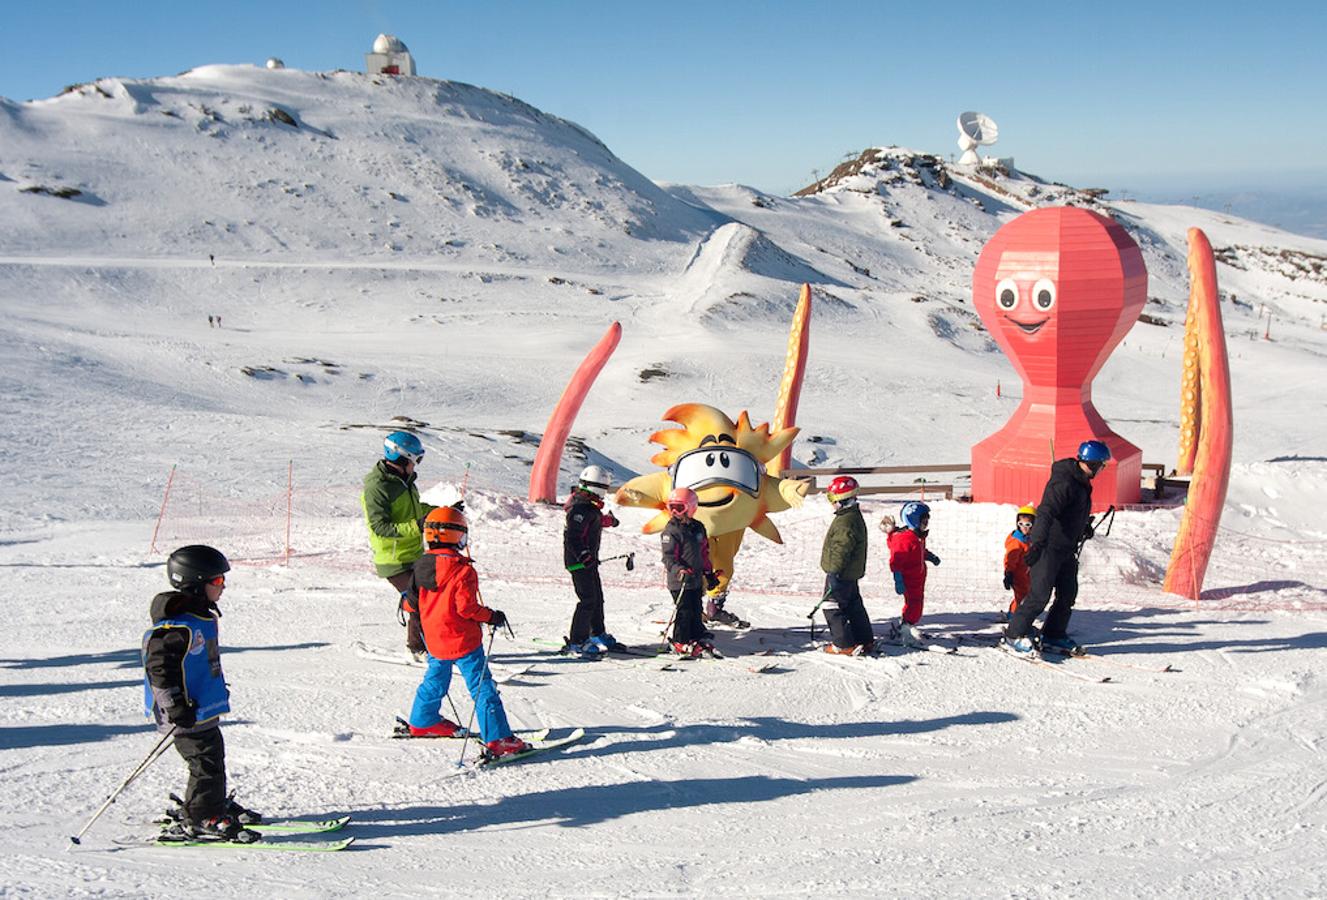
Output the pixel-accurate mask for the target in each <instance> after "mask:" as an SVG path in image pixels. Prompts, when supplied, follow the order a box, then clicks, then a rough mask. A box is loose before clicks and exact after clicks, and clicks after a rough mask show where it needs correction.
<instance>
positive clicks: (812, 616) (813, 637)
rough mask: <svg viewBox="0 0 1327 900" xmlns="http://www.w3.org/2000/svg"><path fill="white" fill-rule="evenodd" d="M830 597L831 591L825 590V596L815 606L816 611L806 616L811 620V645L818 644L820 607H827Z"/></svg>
mask: <svg viewBox="0 0 1327 900" xmlns="http://www.w3.org/2000/svg"><path fill="white" fill-rule="evenodd" d="M829 595H830V589H829V588H825V595H824V596H823V597H821V598H820V602H819V603H817V604H816V605H815V608H814V609H812V610H811V611H810V612H809V613H807V614H806V617H807V618H808V619H810V620H811V643H813V644H814V643H815V642H816V613H818V612H820V607H822V606H824V605H825V601H826V600H828V599H829Z"/></svg>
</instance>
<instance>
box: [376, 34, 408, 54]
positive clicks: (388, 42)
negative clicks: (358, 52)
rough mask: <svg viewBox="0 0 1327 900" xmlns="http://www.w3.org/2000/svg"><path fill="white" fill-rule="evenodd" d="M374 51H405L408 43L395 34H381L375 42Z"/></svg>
mask: <svg viewBox="0 0 1327 900" xmlns="http://www.w3.org/2000/svg"><path fill="white" fill-rule="evenodd" d="M373 52H374V53H405V52H407V48H406V45H405V44H404V43H402V41H401V39H400V38H398V37H397V36H396V35H394V34H380V35H378V39H377V40H375V41H374V42H373Z"/></svg>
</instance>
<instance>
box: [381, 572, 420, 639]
mask: <svg viewBox="0 0 1327 900" xmlns="http://www.w3.org/2000/svg"><path fill="white" fill-rule="evenodd" d="M412 580H413V579H412V578H411V572H410V570H409V569H406V570H405V571H404V572H397V573H396V574H395V575H389V576H387V583H388V584H390V585H391V586H392V587H394V588H396V593H397V595H398V596H399V595H401V594H404V593H405V592H406V591H408V590H410V584H411V581H412ZM412 602H413V601H412ZM400 609H401V607H400V606H398V607H397V610H398V611H399V610H400ZM405 648H406V649H407V650H409V651H410V652H411V653H423V652H424V650H425V647H424V626H423V625H421V624H420V622H419V610H418V609H416V610H415V611H414V612H412V613H407V614H406V619H405Z"/></svg>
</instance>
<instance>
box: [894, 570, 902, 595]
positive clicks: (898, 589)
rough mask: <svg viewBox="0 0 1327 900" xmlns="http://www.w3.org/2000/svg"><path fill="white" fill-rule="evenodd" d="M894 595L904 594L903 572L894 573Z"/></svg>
mask: <svg viewBox="0 0 1327 900" xmlns="http://www.w3.org/2000/svg"><path fill="white" fill-rule="evenodd" d="M894 593H896V594H901V593H903V573H902V572H895V573H894Z"/></svg>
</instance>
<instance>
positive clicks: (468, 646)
mask: <svg viewBox="0 0 1327 900" xmlns="http://www.w3.org/2000/svg"><path fill="white" fill-rule="evenodd" d="M458 505H459V504H458ZM424 541H425V542H426V543H427V544H428V552H426V553H425V554H424V555H423V557H421V558H420V559H418V560H416V561H415V565H414V587H415V590H416V591H417V593H415V594H414V597H413V598H410V599H407V601H406V604H407V608H408V607H410V606H413V605H415V604H418V607H417V610H416V609H412V610H410V611H411V612H416V611H417V612H418V613H419V620H420V625H421V626H422V630H423V635H424V644H425V647H426V648H427V652H428V671H426V672H425V673H424V680H423V681H422V682H420V685H419V688H418V689H417V690H416V691H415V702H414V706H413V707H412V708H411V710H410V723H409V724H410V734H411V735H412V736H414V737H449V736H451V735H454V734H455V733H456V732H457V731H458V730H460V726H459V725H457V724H456V723H455V722H450V721H448V720H447V719H444V718H443V717H442V701H443V699H444V698H446V696H447V689H448V688H449V687H450V686H451V680H452V666H453V665H455V666H456V668H458V669H460V670H461V677H463V678H464V679H465V686H466V688H467V689H468V690H469V691H470V697H471V698H472V699H473V700H474V702H475V715H476V716H477V717H478V719H479V734H480V737H481V738H482V739H483V741H484V743H485V746H486V747H487V748H488V754H489V755H490V756H493V757H497V756H506V755H507V754H510V753H520V752H522V751H525V750H528V749H529V744H527V743H525V742H524V741H522V740H521V739H520V738H518V737H515V736H514V735H513V734H512V730H511V725H509V724H508V723H507V713H506V710H504V709H503V706H502V698H501V697H500V696H499V695H498V688H497V685H496V684H494V682H493V674H492V673H491V672H490V671H489V668H488V659H487V658H486V657H485V655H484V628H483V626H484V625H485V624H487V625H491V626H492V627H494V628H499V627H501V626H503V625H505V624H506V623H507V617H506V616H505V615H504V614H503V613H502V611H501V610H497V609H489V608H488V607H487V606H484V605H483V604H482V603H480V598H479V576H478V575H477V574H475V568H474V563H473V562H471V560H470V557H468V556H462V555H461V551H462V550H464V549H465V547H466V545H467V544H468V543H469V525H468V523H467V522H466V519H465V513H463V512H462V511H461V510H460V509H458V508H457V507H455V506H441V507H438V508H436V509H434V510H433V511H432V512H430V513H429V514H428V517H427V518H425V519H424ZM412 593H413V592H412Z"/></svg>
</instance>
